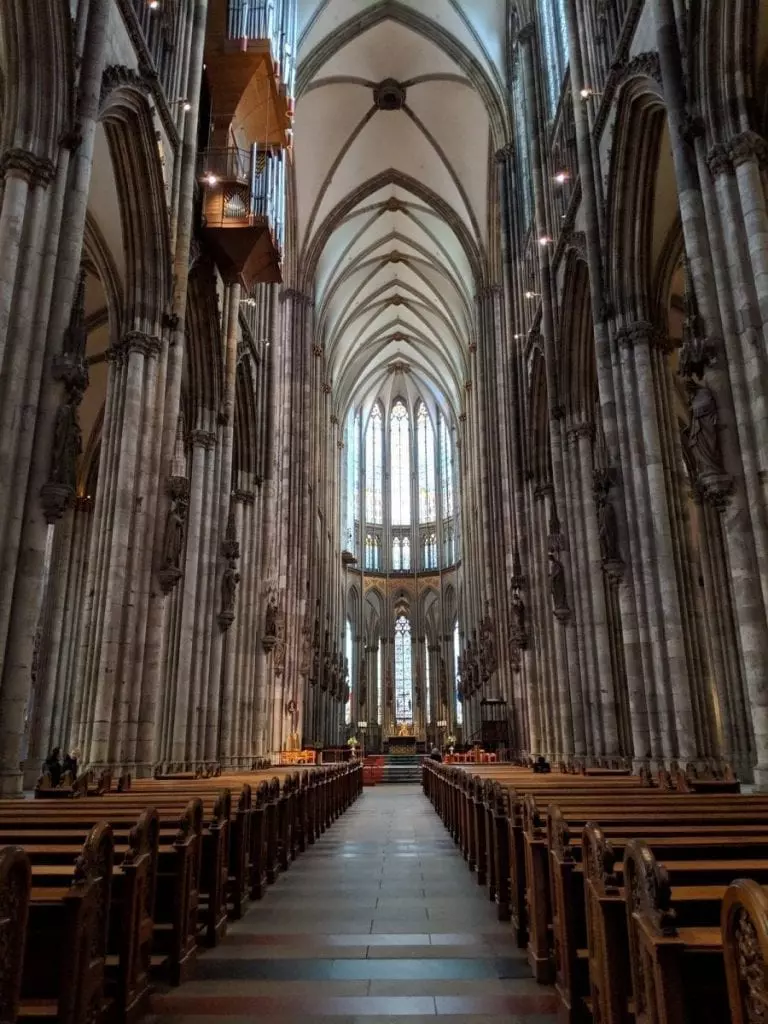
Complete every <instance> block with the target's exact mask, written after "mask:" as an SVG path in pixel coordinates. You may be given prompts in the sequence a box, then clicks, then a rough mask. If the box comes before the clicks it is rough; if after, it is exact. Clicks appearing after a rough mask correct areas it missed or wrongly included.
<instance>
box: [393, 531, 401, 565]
mask: <svg viewBox="0 0 768 1024" xmlns="http://www.w3.org/2000/svg"><path fill="white" fill-rule="evenodd" d="M402 568H403V543H402V541H401V540H400V538H399V537H393V538H392V572H399V571H400V570H401V569H402Z"/></svg>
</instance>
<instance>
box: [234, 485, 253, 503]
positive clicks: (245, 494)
mask: <svg viewBox="0 0 768 1024" xmlns="http://www.w3.org/2000/svg"><path fill="white" fill-rule="evenodd" d="M232 499H233V501H238V502H240V504H241V505H253V504H254V502H255V501H256V495H255V494H254V493H253V491H243V490H239V489H238V490H236V491H233V492H232Z"/></svg>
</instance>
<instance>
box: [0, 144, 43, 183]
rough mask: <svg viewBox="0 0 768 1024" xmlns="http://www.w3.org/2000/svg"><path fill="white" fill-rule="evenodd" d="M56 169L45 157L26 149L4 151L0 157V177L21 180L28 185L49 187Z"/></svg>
mask: <svg viewBox="0 0 768 1024" xmlns="http://www.w3.org/2000/svg"><path fill="white" fill-rule="evenodd" d="M55 173H56V168H55V167H54V165H53V163H52V162H51V161H50V160H47V159H46V158H45V157H41V156H37V154H36V153H30V151H29V150H27V149H6V151H5V152H4V153H3V155H2V157H0V177H2V178H3V180H5V179H6V178H23V179H24V180H25V181H26V182H27V183H28V184H29V185H42V186H45V185H49V184H50V183H51V181H53V177H54V175H55Z"/></svg>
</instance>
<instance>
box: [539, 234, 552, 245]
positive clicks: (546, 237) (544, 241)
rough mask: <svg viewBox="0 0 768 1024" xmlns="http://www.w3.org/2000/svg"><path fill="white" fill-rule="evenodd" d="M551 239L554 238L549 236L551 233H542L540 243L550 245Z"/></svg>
mask: <svg viewBox="0 0 768 1024" xmlns="http://www.w3.org/2000/svg"><path fill="white" fill-rule="evenodd" d="M551 241H552V239H551V238H550V237H549V235H542V236H541V238H540V239H539V245H549V244H550V242H551Z"/></svg>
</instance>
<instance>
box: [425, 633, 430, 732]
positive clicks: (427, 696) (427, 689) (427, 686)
mask: <svg viewBox="0 0 768 1024" xmlns="http://www.w3.org/2000/svg"><path fill="white" fill-rule="evenodd" d="M424 700H425V702H426V703H425V705H424V706H425V707H426V709H427V725H429V724H430V722H431V721H432V683H431V681H430V678H429V640H428V639H427V638H426V637H424Z"/></svg>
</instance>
